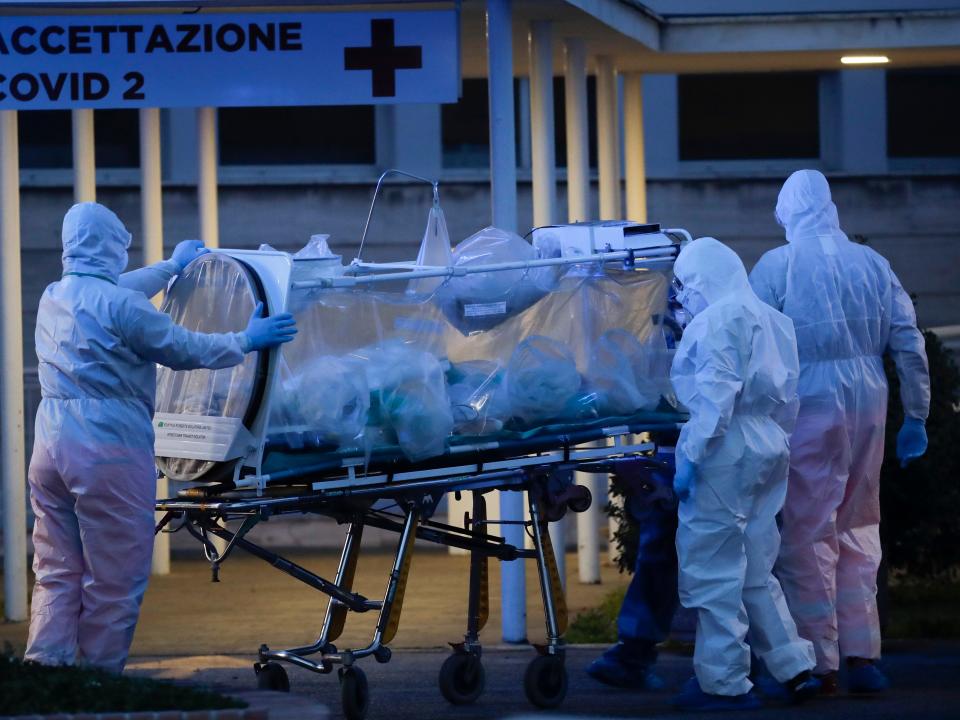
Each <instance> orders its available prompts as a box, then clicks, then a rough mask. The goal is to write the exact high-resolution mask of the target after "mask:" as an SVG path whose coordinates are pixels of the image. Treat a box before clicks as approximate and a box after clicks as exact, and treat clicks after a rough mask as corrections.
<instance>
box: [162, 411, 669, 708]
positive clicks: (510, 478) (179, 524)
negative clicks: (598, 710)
mask: <svg viewBox="0 0 960 720" xmlns="http://www.w3.org/2000/svg"><path fill="white" fill-rule="evenodd" d="M678 427H679V423H678V422H669V421H658V422H639V423H633V424H627V425H621V426H618V427H613V428H593V429H590V430H586V431H580V432H576V433H569V434H561V435H548V436H544V437H540V438H537V442H538V443H539V445H540V447H541V449H540V450H539V451H536V452H532V453H529V454H524V455H521V456H515V457H503V456H502V454H501V453H498V452H496V450H495V449H494V450H487V451H484V450H482V449H476V448H475V449H474V450H473V451H472V452H473V454H474V455H475V457H474V456H471V457H470V459H469V462H465V461H464V460H463V459H461V458H460V457H458V456H457V455H450V456H449V462H448V463H447V464H445V465H441V466H440V467H429V468H423V469H416V468H414V469H408V470H399V471H393V470H384V471H374V472H371V473H370V474H369V475H368V476H367V477H364V478H360V479H359V480H360V481H359V482H358V478H357V476H356V472H355V467H356V466H355V465H354V464H352V463H351V462H350V460H349V459H348V460H346V461H344V460H341V459H338V462H340V464H341V466H342V467H340V468H339V469H337V470H328V471H327V472H326V473H323V474H321V473H318V471H317V470H316V466H315V465H314V466H309V465H308V466H304V467H302V468H301V469H299V470H297V469H291V470H290V471H289V472H288V473H287V474H284V475H282V476H280V477H274V478H270V477H267V478H260V479H259V481H258V482H257V483H254V486H252V487H248V488H232V489H223V490H220V489H218V488H192V489H187V490H185V491H182V492H181V493H180V495H179V496H178V497H176V498H170V499H166V500H161V501H158V502H157V506H156V507H157V510H158V511H159V512H162V513H164V514H163V517H162V519H161V521H160V522H159V524H158V525H157V531H158V532H159V531H161V530H166V531H173V532H176V531H179V530H185V531H186V532H189V533H190V534H191V535H193V536H194V537H195V538H196V539H197V540H198V541H199V542H200V543H201V545H202V546H203V549H204V553H205V555H206V557H207V559H208V561H209V562H210V564H211V572H212V579H213V581H215V582H218V581H219V575H220V568H221V566H222V565H223V563H224V562H226V560H227V559H228V558H229V557H230V556H231V555H232V553H233V551H234V550H236V549H238V548H239V549H241V550H244V551H245V552H248V553H250V554H252V555H254V556H255V557H258V558H260V559H261V560H264V561H265V562H268V563H269V564H271V565H272V566H274V567H275V568H277V569H278V570H280V571H281V572H284V573H286V574H287V575H290V576H291V577H293V578H295V579H296V580H299V581H300V582H303V583H305V584H306V585H308V586H309V587H312V588H313V589H315V590H317V591H319V592H321V593H324V594H325V595H327V596H329V601H328V603H327V607H326V611H325V614H324V618H323V622H322V624H321V629H320V632H319V634H318V636H317V639H316V640H315V641H314V642H313V643H310V644H307V645H304V646H301V647H296V648H291V649H286V650H273V649H271V648H270V647H269V646H268V645H262V646H261V647H260V649H259V651H258V659H257V662H256V663H255V665H254V669H255V671H256V673H257V677H258V684H259V685H260V686H261V687H264V688H270V689H279V690H288V689H289V680H288V678H287V675H286V672H285V671H284V670H283V668H282V666H281V665H280V663H287V664H291V665H295V666H297V667H300V668H302V669H305V670H309V671H311V672H315V673H320V674H328V673H331V672H332V671H333V670H334V668H335V667H336V668H338V676H339V680H340V694H341V702H342V704H343V709H344V713H345V714H346V716H347V717H348V718H350V719H351V720H359V719H361V718H364V717H365V716H366V712H367V708H368V706H369V689H368V686H367V682H366V678H365V675H364V674H363V672H362V670H361V669H360V668H359V667H358V666H357V661H359V660H361V659H363V658H367V657H370V656H372V657H373V658H374V659H375V660H376V661H377V662H380V663H385V662H388V661H389V660H390V658H391V655H392V653H391V650H390V647H389V643H390V642H391V641H392V640H393V638H394V637H395V635H396V632H397V629H398V627H399V622H400V615H401V611H402V606H403V598H404V593H405V589H406V584H407V580H408V577H409V572H410V564H411V559H412V551H413V540H414V539H415V538H417V539H420V540H423V541H427V542H431V543H435V544H439V545H441V546H446V547H455V548H459V549H462V550H465V551H467V552H469V554H470V569H469V583H468V596H467V618H466V632H465V634H464V637H463V640H462V641H460V642H452V643H451V647H452V648H453V654H452V655H451V656H450V658H448V660H447V662H446V663H445V664H444V668H443V669H442V670H441V677H440V686H441V691H442V692H443V694H444V696H445V697H447V699H448V700H450V701H451V702H453V703H454V704H466V703H468V702H473V701H474V700H476V699H477V698H478V697H479V695H480V694H481V693H482V690H483V668H482V664H481V661H480V658H481V656H482V646H481V643H480V631H481V630H482V629H483V627H484V625H485V624H486V621H487V618H488V615H489V597H488V562H489V559H490V558H494V559H497V560H500V561H505V562H512V561H517V560H533V561H535V562H536V565H537V576H538V579H539V584H540V591H541V598H542V602H543V609H544V622H545V629H546V642H545V643H544V644H542V645H536V646H535V649H536V653H537V654H536V656H535V657H534V660H533V661H532V662H531V664H530V665H529V666H528V669H527V673H526V675H525V679H524V688H525V691H526V694H527V697H528V699H529V700H530V701H531V702H532V703H533V704H534V705H536V706H538V707H544V708H548V707H556V706H557V705H559V704H560V702H562V700H563V697H564V695H565V693H566V685H567V680H566V670H565V668H564V645H563V640H562V635H563V633H564V632H565V630H566V628H567V623H568V619H567V609H566V603H565V599H564V592H563V588H562V586H561V583H560V577H559V572H558V569H557V560H556V555H555V553H554V549H553V547H552V545H551V542H550V536H549V534H548V532H547V526H548V523H549V522H550V521H555V520H558V519H560V518H561V517H563V515H564V514H565V513H566V512H567V511H568V510H572V511H574V512H582V511H584V510H586V509H587V508H589V506H590V503H591V498H590V494H589V491H588V490H587V489H586V488H584V487H580V486H577V485H574V484H573V472H574V471H578V472H591V471H592V472H602V473H608V472H610V471H611V468H612V467H615V466H616V465H617V464H619V463H624V462H632V463H636V462H649V463H653V462H654V461H653V460H652V454H653V453H654V451H655V449H656V447H655V444H654V443H653V442H651V441H649V440H648V439H647V437H649V436H648V435H647V434H649V433H656V432H657V431H669V432H675V431H676V429H677V428H678ZM638 435H640V437H639V438H638ZM601 443H602V446H600V447H598V446H597V445H598V444H601ZM461 455H462V453H461ZM227 487H228V486H227V485H224V486H223V488H227ZM493 490H499V491H501V492H526V494H527V506H528V508H529V512H530V519H529V520H490V519H488V513H487V502H486V497H485V496H486V495H487V494H488V493H489V492H491V491H493ZM450 492H454V493H466V492H469V493H470V494H471V498H472V512H470V513H465V517H464V524H463V527H456V526H453V525H448V524H445V523H441V522H437V521H435V520H433V519H432V515H433V513H434V511H435V510H436V507H437V505H438V504H439V502H440V500H441V498H442V497H443V495H444V494H446V493H450ZM382 500H390V501H392V502H394V503H395V504H396V507H397V508H398V512H387V511H385V510H382V509H377V508H376V507H374V502H375V501H382ZM302 513H311V514H316V515H321V516H326V517H330V518H333V519H334V520H336V521H337V522H338V523H340V524H344V525H346V533H345V538H344V543H343V547H342V550H341V554H340V560H339V563H338V566H337V570H336V574H335V576H334V578H333V580H328V579H326V578H324V577H322V576H320V575H318V574H316V573H314V572H312V571H310V570H307V569H306V568H304V567H302V566H300V565H298V564H296V563H294V562H293V561H291V560H289V559H287V558H284V557H282V556H281V555H279V554H277V553H274V552H272V551H270V550H268V549H266V548H264V547H262V546H260V545H258V544H256V543H254V542H252V541H251V540H249V539H247V538H246V537H245V536H246V535H247V533H249V532H250V530H252V529H253V527H255V526H256V525H257V524H258V523H260V522H262V521H265V520H268V519H270V518H273V517H278V516H282V515H288V514H302ZM227 522H231V523H235V522H239V523H240V525H239V527H238V528H236V529H234V530H231V529H228V527H226V526H225V523H227ZM506 524H519V525H522V526H523V528H524V529H525V530H526V531H527V533H529V535H530V537H531V538H532V541H533V548H532V549H525V548H523V547H517V546H514V545H511V544H509V543H508V542H507V541H506V540H505V539H504V537H503V536H502V534H499V535H498V534H492V533H491V532H490V528H491V526H494V525H500V526H503V525H506ZM365 527H375V528H379V529H382V530H387V531H389V532H394V533H396V534H397V535H398V541H397V545H396V549H395V553H394V559H393V562H392V565H391V572H390V575H389V577H388V578H387V583H386V586H385V589H384V593H383V596H382V598H380V599H375V600H374V599H370V598H367V597H365V596H363V595H361V594H359V593H357V592H356V591H355V590H354V589H353V584H354V578H355V574H356V569H357V565H358V561H359V555H360V546H361V539H362V536H363V531H364V528H365ZM214 538H219V539H220V540H221V541H223V542H225V543H226V545H225V546H224V547H223V548H222V550H218V547H217V545H216V544H215V543H214V542H213V539H214ZM373 611H375V612H377V613H378V619H377V624H376V627H375V630H374V633H373V637H372V638H371V640H370V642H369V644H367V645H366V646H364V647H360V648H355V649H345V650H339V649H338V648H337V647H336V645H334V642H335V641H336V640H337V639H338V638H339V637H340V636H341V634H342V632H343V630H344V629H345V626H346V621H347V617H348V615H349V613H351V612H355V613H366V612H373Z"/></svg>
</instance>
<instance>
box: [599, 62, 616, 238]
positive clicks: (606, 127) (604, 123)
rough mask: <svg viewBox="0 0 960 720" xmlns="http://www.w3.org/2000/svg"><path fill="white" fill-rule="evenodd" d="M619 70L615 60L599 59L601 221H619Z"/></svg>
mask: <svg viewBox="0 0 960 720" xmlns="http://www.w3.org/2000/svg"><path fill="white" fill-rule="evenodd" d="M617 94H618V93H617V70H616V68H615V67H614V65H613V59H612V58H610V57H606V56H600V57H598V58H597V174H598V175H599V177H600V219H601V220H619V219H620V215H621V213H620V133H619V129H618V125H619V122H618V115H619V103H618V98H617Z"/></svg>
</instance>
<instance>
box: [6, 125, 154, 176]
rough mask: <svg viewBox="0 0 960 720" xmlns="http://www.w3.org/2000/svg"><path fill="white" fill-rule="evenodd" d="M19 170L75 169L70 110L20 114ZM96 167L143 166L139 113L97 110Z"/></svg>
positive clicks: (94, 128)
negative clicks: (141, 162)
mask: <svg viewBox="0 0 960 720" xmlns="http://www.w3.org/2000/svg"><path fill="white" fill-rule="evenodd" d="M19 120H20V121H19V123H18V125H19V130H20V166H21V167H23V168H29V169H31V170H35V169H51V168H60V169H69V168H72V167H73V122H72V120H71V116H70V111H69V110H27V111H23V112H21V113H20V114H19ZM93 134H94V141H95V143H96V150H95V158H96V164H97V167H101V168H128V167H138V166H139V165H140V126H139V120H138V115H137V111H136V110H96V111H95V112H94V114H93Z"/></svg>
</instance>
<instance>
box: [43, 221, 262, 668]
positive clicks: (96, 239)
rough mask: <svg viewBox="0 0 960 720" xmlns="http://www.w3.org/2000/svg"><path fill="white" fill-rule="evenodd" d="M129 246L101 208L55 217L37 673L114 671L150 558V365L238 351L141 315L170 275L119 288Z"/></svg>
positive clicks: (215, 360)
mask: <svg viewBox="0 0 960 720" xmlns="http://www.w3.org/2000/svg"><path fill="white" fill-rule="evenodd" d="M129 244H130V234H129V233H128V232H127V230H126V228H124V226H123V223H121V222H120V220H119V219H118V218H117V216H116V215H114V214H113V213H112V212H111V211H110V210H108V209H107V208H105V207H103V206H102V205H97V204H95V203H82V204H79V205H74V206H73V207H72V208H71V209H70V210H69V212H67V214H66V216H65V217H64V220H63V278H62V279H61V280H60V281H59V282H55V283H53V284H52V285H50V286H49V287H48V288H47V289H46V291H45V292H44V294H43V297H42V299H41V300H40V308H39V312H38V315H37V330H36V346H37V358H38V360H39V375H40V386H41V390H42V400H41V402H40V408H39V410H38V412H37V421H36V429H35V439H34V445H33V456H32V457H31V460H30V470H29V480H30V490H31V502H32V505H33V511H34V514H35V516H36V519H35V524H34V530H33V543H34V551H35V554H34V561H33V568H34V572H35V574H36V584H35V585H34V590H33V607H32V614H31V619H30V636H29V640H28V645H27V653H26V658H27V659H29V660H37V661H40V662H42V663H45V664H61V663H72V662H74V661H75V660H77V659H80V660H82V661H84V662H87V663H89V664H92V665H96V666H99V667H102V668H105V669H107V670H110V671H114V672H120V671H121V670H122V669H123V666H124V663H125V661H126V658H127V652H128V649H129V647H130V642H131V640H132V639H133V631H134V627H135V626H136V622H137V617H138V615H139V612H140V601H141V599H142V597H143V593H144V590H145V589H146V584H147V577H148V574H149V571H150V558H151V553H152V548H153V534H154V513H153V504H154V498H155V493H156V478H157V471H156V468H155V467H154V459H153V427H152V424H151V418H152V415H153V404H154V393H155V390H156V363H160V364H163V365H166V366H168V367H172V368H175V369H192V368H199V367H208V368H220V367H229V366H231V365H235V364H236V363H238V362H240V360H241V359H242V358H243V353H244V350H243V347H244V346H245V345H246V344H247V343H246V340H245V338H243V336H242V334H241V333H229V334H223V335H206V334H202V333H194V332H190V331H188V330H186V329H184V328H182V327H179V326H178V325H175V324H174V323H173V321H172V320H171V319H170V317H169V316H168V315H166V314H164V313H161V312H158V311H157V310H156V309H155V308H154V307H153V305H151V304H150V301H149V300H148V299H147V295H152V294H154V293H155V292H157V291H158V290H160V289H161V288H162V287H163V285H164V284H165V283H166V281H167V280H169V278H170V276H171V274H172V271H176V269H177V268H176V267H172V266H169V263H170V261H168V262H167V263H160V264H159V265H158V266H153V267H152V268H145V269H143V270H141V271H138V272H135V273H130V274H128V275H127V276H124V277H123V281H124V282H123V283H122V285H126V286H127V287H123V286H122V285H121V284H118V280H120V279H121V276H120V272H121V270H123V269H124V267H125V266H126V264H127V247H128V246H129ZM78 652H79V658H78Z"/></svg>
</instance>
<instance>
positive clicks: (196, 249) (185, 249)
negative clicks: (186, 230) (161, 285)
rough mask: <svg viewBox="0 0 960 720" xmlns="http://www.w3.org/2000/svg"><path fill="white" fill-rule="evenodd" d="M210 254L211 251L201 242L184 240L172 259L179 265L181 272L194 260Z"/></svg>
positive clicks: (175, 250)
mask: <svg viewBox="0 0 960 720" xmlns="http://www.w3.org/2000/svg"><path fill="white" fill-rule="evenodd" d="M208 252H210V251H209V250H208V249H207V248H205V247H204V246H203V243H202V242H200V241H199V240H183V241H182V242H179V243H177V246H176V247H175V248H174V249H173V255H172V256H171V257H170V259H171V260H173V261H174V262H175V263H176V264H177V267H178V268H179V271H182V270H183V269H184V268H185V267H186V266H187V265H189V264H190V262H191V261H192V260H193V259H195V258H198V257H200V256H201V255H206V254H207V253H208Z"/></svg>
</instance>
